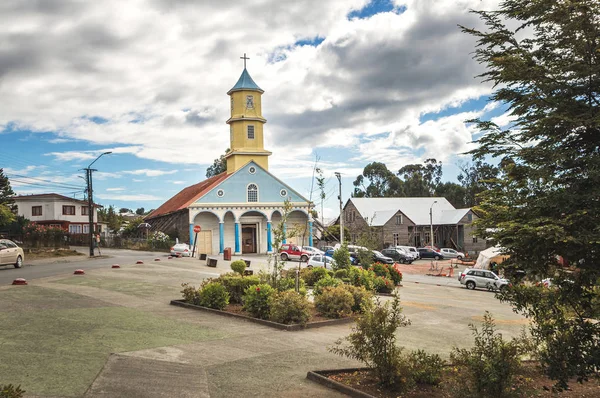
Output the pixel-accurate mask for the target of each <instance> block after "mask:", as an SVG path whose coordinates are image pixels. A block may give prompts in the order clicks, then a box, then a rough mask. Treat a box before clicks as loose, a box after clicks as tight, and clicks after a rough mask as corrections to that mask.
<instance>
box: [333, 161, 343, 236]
mask: <svg viewBox="0 0 600 398" xmlns="http://www.w3.org/2000/svg"><path fill="white" fill-rule="evenodd" d="M335 176H336V177H337V179H338V183H339V186H340V194H339V195H338V199H339V200H340V244H341V245H343V244H344V208H343V206H344V204H343V202H342V175H341V174H340V173H338V172H337V171H336V172H335Z"/></svg>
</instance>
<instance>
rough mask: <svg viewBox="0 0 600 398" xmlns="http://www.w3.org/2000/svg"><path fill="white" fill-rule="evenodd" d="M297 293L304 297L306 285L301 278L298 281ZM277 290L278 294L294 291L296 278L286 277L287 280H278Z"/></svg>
mask: <svg viewBox="0 0 600 398" xmlns="http://www.w3.org/2000/svg"><path fill="white" fill-rule="evenodd" d="M298 287H299V290H298V293H300V294H301V295H303V296H306V283H305V282H304V280H303V279H302V278H300V279H299V280H298ZM277 290H278V291H280V292H284V291H286V290H294V291H295V290H296V278H295V277H293V278H292V277H288V278H282V279H279V280H278V283H277Z"/></svg>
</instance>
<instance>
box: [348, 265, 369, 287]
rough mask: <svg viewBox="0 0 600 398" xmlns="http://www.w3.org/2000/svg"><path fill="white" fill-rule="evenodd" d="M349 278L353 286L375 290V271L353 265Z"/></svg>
mask: <svg viewBox="0 0 600 398" xmlns="http://www.w3.org/2000/svg"><path fill="white" fill-rule="evenodd" d="M348 279H349V280H350V284H352V285H353V286H362V287H364V288H365V289H367V290H373V288H374V286H373V283H374V279H375V273H374V272H373V271H369V270H366V269H362V268H358V267H352V268H350V269H349V270H348Z"/></svg>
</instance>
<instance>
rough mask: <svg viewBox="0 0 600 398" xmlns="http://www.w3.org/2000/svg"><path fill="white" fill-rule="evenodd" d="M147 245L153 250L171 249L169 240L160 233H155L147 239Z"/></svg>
mask: <svg viewBox="0 0 600 398" xmlns="http://www.w3.org/2000/svg"><path fill="white" fill-rule="evenodd" d="M148 244H149V245H150V246H151V247H152V248H155V249H168V248H169V247H171V238H169V235H167V234H165V233H164V232H161V231H155V232H153V233H152V234H151V235H150V236H149V237H148Z"/></svg>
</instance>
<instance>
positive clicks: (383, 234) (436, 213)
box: [343, 197, 486, 255]
mask: <svg viewBox="0 0 600 398" xmlns="http://www.w3.org/2000/svg"><path fill="white" fill-rule="evenodd" d="M430 209H431V216H432V217H431V218H432V220H431V221H432V223H433V234H434V242H435V245H436V246H438V247H449V248H455V249H457V250H461V251H464V252H469V253H470V254H471V255H473V254H476V253H478V252H479V251H481V250H484V249H485V248H486V242H485V240H484V239H482V238H478V237H477V236H476V235H475V234H474V228H473V225H472V224H473V221H475V220H476V219H477V215H476V214H475V213H474V212H473V211H472V210H471V209H456V208H454V206H452V204H450V202H448V201H447V200H446V198H435V197H434V198H351V199H348V201H347V202H346V204H345V206H344V214H343V217H344V226H345V227H346V228H347V230H348V232H349V234H350V236H347V237H345V240H346V241H348V242H351V243H358V242H359V240H360V238H361V235H363V234H365V233H366V232H368V231H370V233H371V236H372V237H375V239H376V240H377V241H378V242H379V246H380V247H381V248H385V247H389V246H392V245H394V246H395V245H401V246H404V245H405V246H416V247H422V246H427V245H430V244H431V236H430V235H431V232H430V231H431V228H430V214H429V213H430Z"/></svg>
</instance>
